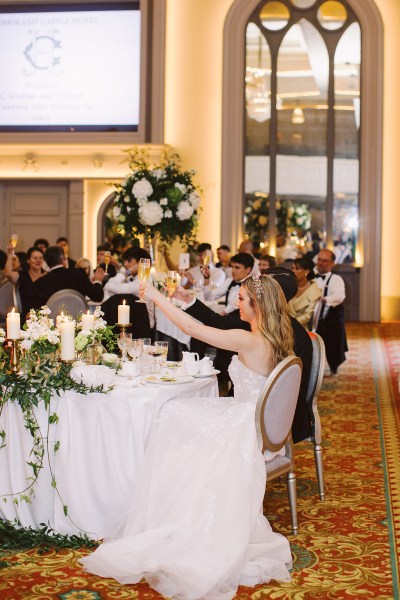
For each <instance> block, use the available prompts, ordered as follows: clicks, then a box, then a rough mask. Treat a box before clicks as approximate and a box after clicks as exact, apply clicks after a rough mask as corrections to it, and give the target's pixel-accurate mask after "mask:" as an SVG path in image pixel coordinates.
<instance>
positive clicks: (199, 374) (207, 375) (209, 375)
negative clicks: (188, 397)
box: [194, 369, 221, 378]
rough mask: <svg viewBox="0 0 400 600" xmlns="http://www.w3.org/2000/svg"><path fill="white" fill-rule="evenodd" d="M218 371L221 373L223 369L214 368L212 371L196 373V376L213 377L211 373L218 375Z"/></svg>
mask: <svg viewBox="0 0 400 600" xmlns="http://www.w3.org/2000/svg"><path fill="white" fill-rule="evenodd" d="M218 373H221V371H218V369H213V370H212V371H210V373H196V375H194V377H196V378H197V377H211V375H218Z"/></svg>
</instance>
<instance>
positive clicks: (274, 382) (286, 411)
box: [256, 356, 302, 535]
mask: <svg viewBox="0 0 400 600" xmlns="http://www.w3.org/2000/svg"><path fill="white" fill-rule="evenodd" d="M301 371H302V364H301V360H300V359H299V358H297V357H296V356H288V357H287V358H285V359H284V360H282V361H281V362H280V363H279V364H278V365H277V366H276V367H275V369H274V370H273V371H272V373H271V374H270V376H269V377H268V379H267V381H266V383H265V386H264V388H263V389H262V390H261V392H260V395H259V397H258V401H257V408H256V430H257V437H258V442H259V447H260V450H261V451H262V453H263V454H264V457H265V459H266V460H265V466H266V470H267V482H268V481H271V480H273V479H276V478H278V477H282V476H283V475H286V483H287V490H288V496H289V506H290V514H291V519H292V530H293V535H296V534H297V532H298V523H297V491H296V475H295V472H294V462H293V444H292V438H291V434H290V429H291V427H292V421H293V417H294V413H295V410H296V403H297V397H298V395H299V388H300V381H301ZM281 448H285V454H284V456H281V455H275V456H273V458H271V459H270V460H269V452H268V451H270V452H278V451H279V450H281Z"/></svg>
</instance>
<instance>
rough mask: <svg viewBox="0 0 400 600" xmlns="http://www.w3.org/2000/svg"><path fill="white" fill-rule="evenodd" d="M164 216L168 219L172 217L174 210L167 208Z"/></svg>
mask: <svg viewBox="0 0 400 600" xmlns="http://www.w3.org/2000/svg"><path fill="white" fill-rule="evenodd" d="M164 217H165V218H166V219H171V218H172V210H166V211H165V212H164Z"/></svg>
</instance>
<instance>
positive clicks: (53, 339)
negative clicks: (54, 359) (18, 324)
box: [20, 306, 60, 356]
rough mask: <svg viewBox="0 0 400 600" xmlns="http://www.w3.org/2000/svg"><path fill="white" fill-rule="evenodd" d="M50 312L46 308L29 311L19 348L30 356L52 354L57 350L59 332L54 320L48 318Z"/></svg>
mask: <svg viewBox="0 0 400 600" xmlns="http://www.w3.org/2000/svg"><path fill="white" fill-rule="evenodd" d="M50 313H51V311H50V309H49V307H48V306H42V308H41V309H40V310H33V309H32V310H31V311H30V313H29V318H28V319H27V321H26V323H25V325H24V328H23V330H22V331H21V337H22V341H21V344H20V348H21V349H22V350H25V351H26V352H29V353H30V354H38V355H41V356H42V355H45V354H52V353H54V352H55V351H56V350H57V349H58V344H59V342H60V332H59V331H58V329H57V328H56V327H55V325H54V320H53V319H51V318H50V317H49V315H50Z"/></svg>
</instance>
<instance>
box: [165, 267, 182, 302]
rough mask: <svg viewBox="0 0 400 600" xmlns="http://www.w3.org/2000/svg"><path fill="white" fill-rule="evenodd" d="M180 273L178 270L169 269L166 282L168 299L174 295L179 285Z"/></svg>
mask: <svg viewBox="0 0 400 600" xmlns="http://www.w3.org/2000/svg"><path fill="white" fill-rule="evenodd" d="M178 277H179V275H178V273H177V271H168V274H167V281H166V283H165V285H166V287H167V292H168V299H169V300H171V297H172V296H173V295H174V293H175V290H176V288H177V287H178Z"/></svg>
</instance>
